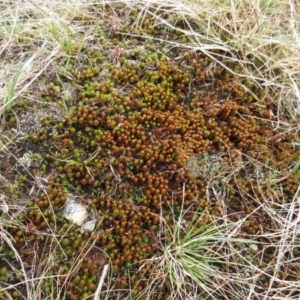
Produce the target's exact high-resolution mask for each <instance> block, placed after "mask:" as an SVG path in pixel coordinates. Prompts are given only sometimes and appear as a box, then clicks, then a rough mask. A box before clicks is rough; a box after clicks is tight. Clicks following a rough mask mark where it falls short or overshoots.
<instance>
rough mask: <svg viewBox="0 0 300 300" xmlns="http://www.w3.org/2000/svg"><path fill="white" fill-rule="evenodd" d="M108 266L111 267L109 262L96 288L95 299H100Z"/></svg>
mask: <svg viewBox="0 0 300 300" xmlns="http://www.w3.org/2000/svg"><path fill="white" fill-rule="evenodd" d="M108 267H109V265H108V264H107V265H105V266H104V267H103V270H102V275H101V278H100V280H99V284H98V287H97V290H96V293H95V296H94V300H99V299H100V293H101V290H102V286H103V283H104V279H105V277H106V273H107V271H108Z"/></svg>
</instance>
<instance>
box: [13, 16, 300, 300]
mask: <svg viewBox="0 0 300 300" xmlns="http://www.w3.org/2000/svg"><path fill="white" fill-rule="evenodd" d="M145 22H147V21H145ZM141 28H142V29H143V27H141ZM145 28H147V26H146V25H145ZM145 28H144V29H143V30H146V29H145ZM147 33H148V34H155V35H160V34H163V33H162V31H160V29H159V28H158V27H156V26H154V27H153V29H151V31H149V32H147ZM174 36H177V32H176V31H174V32H169V33H168V38H173V37H174ZM120 39H121V36H120V35H118V34H113V35H112V36H111V39H108V41H107V43H108V44H109V46H113V47H117V45H118V43H119V42H120ZM130 43H132V45H136V44H138V39H134V38H132V39H131V40H130ZM118 47H119V46H118ZM86 54H87V55H88V57H89V63H87V62H86V65H85V66H84V67H83V68H81V69H80V70H77V69H76V68H75V62H74V68H73V70H74V69H75V70H76V72H75V71H74V72H75V73H74V74H73V78H71V79H68V78H67V77H65V78H64V79H63V82H64V83H71V84H72V85H73V86H74V87H75V93H74V95H73V96H72V99H66V98H65V97H64V95H63V93H61V91H62V90H63V84H62V81H54V82H50V83H49V85H48V86H47V89H46V90H45V91H44V92H43V93H41V94H40V97H41V98H43V99H44V100H46V101H56V102H57V103H59V105H61V106H63V107H64V108H65V109H66V110H67V114H66V116H65V117H64V118H63V119H61V120H56V119H54V118H51V117H46V118H45V119H43V121H42V127H41V128H40V130H39V131H38V132H37V133H36V134H35V135H33V136H30V137H29V138H28V141H29V142H31V143H33V144H34V145H37V146H38V148H41V147H43V149H44V150H43V152H42V153H40V155H41V156H42V159H43V165H44V166H45V168H44V170H43V172H45V170H48V171H49V174H51V176H50V177H49V178H48V179H47V185H46V187H45V190H44V192H42V193H40V194H39V195H37V197H36V199H34V200H33V201H30V202H28V203H27V207H26V212H25V214H23V215H22V216H21V217H19V219H18V221H19V222H20V223H22V224H23V225H24V228H29V229H30V230H25V229H24V230H19V229H18V230H15V229H14V228H8V230H9V232H10V233H11V234H12V235H13V242H14V244H15V247H16V249H18V250H19V251H20V252H21V257H22V259H23V260H24V261H25V262H26V261H28V262H29V261H30V260H32V255H33V253H32V252H30V251H26V250H28V249H29V248H30V247H33V245H34V244H36V243H37V244H38V245H39V247H38V249H40V250H37V252H35V253H34V255H36V259H37V263H42V259H43V258H42V257H43V251H44V249H45V247H47V246H48V244H49V243H50V242H51V243H53V244H54V245H55V247H56V248H55V249H57V250H55V259H56V263H55V264H53V266H51V268H52V269H51V272H52V273H53V274H57V273H58V274H63V275H67V274H68V273H69V272H70V270H72V266H73V263H74V261H75V258H77V257H79V258H82V256H81V255H82V253H84V251H85V250H87V249H90V250H89V251H88V253H87V254H86V256H84V258H82V263H81V265H80V267H79V268H77V269H76V271H75V272H74V273H72V276H70V278H71V279H70V282H71V283H70V284H69V285H68V286H67V287H66V293H67V295H68V296H67V297H68V299H83V298H86V297H89V296H90V295H92V294H93V293H94V292H95V288H96V281H97V275H98V271H99V269H101V267H102V266H103V265H104V264H105V263H107V262H108V261H109V260H110V261H111V262H112V265H113V273H114V276H116V277H117V278H118V279H117V282H116V285H117V288H119V289H128V288H130V286H135V289H134V293H135V294H136V295H138V294H139V293H140V292H141V291H142V290H143V289H144V288H145V287H146V286H147V278H148V277H149V276H150V274H151V269H149V270H146V271H145V272H144V273H143V274H141V276H143V278H142V279H141V278H136V277H134V276H133V274H134V273H135V272H137V270H139V268H140V267H141V265H142V264H143V263H144V259H146V258H151V257H152V256H153V255H154V254H155V253H157V252H158V251H160V247H159V244H158V242H157V240H156V239H155V236H156V234H157V232H158V230H159V224H160V219H159V216H161V215H162V216H164V217H165V219H168V214H169V213H170V207H172V209H173V210H174V213H175V216H176V214H179V213H180V211H181V210H182V200H183V201H184V203H183V208H184V209H187V210H188V209H189V210H190V211H191V209H190V208H191V207H194V209H195V210H199V209H200V210H203V211H204V210H205V211H206V212H207V213H208V214H209V215H210V216H211V217H212V218H213V217H216V216H218V215H220V214H221V213H222V207H220V205H219V203H218V201H217V199H213V201H211V200H210V199H208V198H207V197H206V195H207V190H208V189H210V188H211V187H210V179H211V178H209V177H208V176H207V174H208V172H206V171H204V168H205V167H207V161H205V160H204V159H201V157H202V158H203V157H205V156H206V157H214V156H215V155H216V154H217V155H219V161H218V164H219V167H218V166H216V164H215V165H214V166H213V169H214V170H213V171H214V172H216V173H217V172H222V176H224V177H226V176H229V175H230V174H231V172H232V169H231V166H232V165H234V164H238V163H241V162H243V163H245V165H247V164H248V165H249V166H247V167H245V168H241V169H240V170H238V171H236V175H235V176H234V177H232V179H230V181H229V183H228V187H227V189H228V190H227V193H228V197H227V198H228V199H227V209H228V212H230V213H232V215H234V213H241V212H243V213H246V214H249V213H250V211H251V210H253V207H256V206H257V203H256V202H255V201H252V200H251V199H254V198H256V196H257V194H259V193H261V191H256V190H253V188H252V185H251V181H250V180H249V178H248V174H250V173H251V172H252V171H253V170H254V168H255V166H254V165H253V164H251V163H250V161H251V160H255V161H256V162H258V164H260V165H264V166H266V167H268V166H270V167H272V168H274V169H278V170H279V172H283V170H284V165H285V164H286V163H289V162H291V161H293V160H294V159H296V158H297V157H298V153H297V152H296V150H295V149H294V148H293V147H292V146H287V144H288V143H289V142H290V141H291V140H292V139H293V136H287V137H286V138H285V140H284V142H285V146H284V147H283V146H282V140H280V139H278V138H277V137H276V132H274V131H273V128H272V127H271V125H269V123H268V122H266V120H267V121H268V120H270V119H271V115H270V110H272V108H273V100H272V99H270V98H268V97H266V96H263V97H262V96H261V91H260V90H259V89H258V87H256V86H255V85H254V84H253V83H250V82H248V81H246V82H243V83H242V82H241V80H240V78H238V77H236V76H234V75H232V74H231V73H229V72H228V71H227V70H226V69H224V68H223V67H221V65H217V64H216V63H215V62H214V61H213V60H212V59H211V58H208V57H207V56H205V55H204V54H202V53H200V52H199V53H190V52H187V53H184V51H183V50H182V49H180V48H174V49H173V54H172V55H173V56H179V54H180V55H181V58H180V59H179V60H174V59H172V57H171V59H168V58H166V57H165V56H163V55H161V54H160V53H158V52H156V51H154V50H152V48H149V49H147V55H146V56H145V55H143V54H142V53H140V52H139V51H136V53H124V54H122V57H118V58H114V59H112V60H111V61H109V62H106V63H102V61H103V60H104V61H105V59H106V60H108V58H107V57H106V58H104V57H103V53H102V52H101V53H97V52H92V51H86ZM220 60H221V59H220ZM72 63H73V62H72ZM100 63H101V64H100ZM222 63H223V64H226V62H225V61H223V62H222ZM230 67H231V68H233V69H234V68H235V67H236V68H237V67H238V66H234V65H231V66H230ZM70 71H71V69H70ZM237 71H238V70H236V72H237ZM244 85H247V89H245V88H244ZM247 90H250V91H251V93H250V92H248V91H247ZM195 157H199V158H200V159H199V160H198V161H196V162H195V164H196V167H198V169H199V168H200V171H198V172H189V168H187V165H189V162H190V160H191V159H194V158H195ZM248 162H249V163H248ZM212 164H213V162H212ZM267 165H268V166H267ZM264 168H265V167H261V170H260V172H264ZM37 171H39V170H38V168H37ZM298 179H299V178H298V176H297V175H296V174H295V175H294V176H287V177H286V179H285V180H283V182H282V187H283V193H284V195H285V197H287V198H289V197H291V196H292V195H293V193H294V192H295V190H296V189H297V187H298ZM253 180H254V178H253ZM262 184H263V183H262ZM183 185H184V186H185V192H184V194H183ZM268 188H269V189H267V190H266V191H265V193H266V194H267V193H268V192H272V191H270V189H271V187H268ZM68 191H72V192H75V193H78V194H80V195H81V197H82V199H84V200H85V201H86V205H87V209H88V210H89V211H90V212H91V211H93V212H95V213H96V216H97V221H98V227H96V229H95V231H93V232H88V231H83V232H81V231H80V229H79V228H77V227H76V226H73V225H71V224H70V223H68V221H66V220H65V219H64V218H63V216H62V215H60V212H61V210H62V208H63V206H64V205H65V201H66V194H67V192H68ZM245 198H249V199H250V200H249V202H248V203H245ZM287 201H289V200H287ZM255 217H258V218H260V220H261V222H260V223H261V224H262V225H263V226H266V227H270V224H271V220H270V219H269V218H267V217H264V216H262V215H259V211H258V213H257V215H256V216H255ZM232 219H234V217H232ZM206 221H207V220H206ZM201 225H203V224H199V226H201ZM258 229H259V226H257V224H256V221H255V218H254V217H253V218H252V219H250V221H249V223H248V224H246V225H245V226H243V228H242V235H251V234H254V233H256V232H257V230H258ZM43 231H46V232H51V233H53V234H54V236H55V238H48V237H47V238H42V237H41V234H40V233H41V232H43ZM162 238H164V239H166V240H168V239H169V238H170V237H169V236H164V237H162ZM50 240H51V241H50ZM24 244H25V245H26V246H25V247H27V248H28V249H26V250H25V251H24ZM21 245H22V246H21ZM21 248H22V249H21ZM97 249H102V250H103V251H105V253H106V254H107V255H108V257H104V256H103V255H102V254H100V252H99V251H97ZM95 258H97V259H95ZM66 261H67V262H66ZM263 284H264V281H262V285H263ZM45 288H47V289H49V286H48V283H47V284H46V285H45ZM163 289H164V291H165V294H166V295H167V294H168V289H169V287H168V286H167V285H165V286H164V287H163ZM104 290H105V287H104ZM133 296H135V295H133ZM158 299H161V298H158Z"/></svg>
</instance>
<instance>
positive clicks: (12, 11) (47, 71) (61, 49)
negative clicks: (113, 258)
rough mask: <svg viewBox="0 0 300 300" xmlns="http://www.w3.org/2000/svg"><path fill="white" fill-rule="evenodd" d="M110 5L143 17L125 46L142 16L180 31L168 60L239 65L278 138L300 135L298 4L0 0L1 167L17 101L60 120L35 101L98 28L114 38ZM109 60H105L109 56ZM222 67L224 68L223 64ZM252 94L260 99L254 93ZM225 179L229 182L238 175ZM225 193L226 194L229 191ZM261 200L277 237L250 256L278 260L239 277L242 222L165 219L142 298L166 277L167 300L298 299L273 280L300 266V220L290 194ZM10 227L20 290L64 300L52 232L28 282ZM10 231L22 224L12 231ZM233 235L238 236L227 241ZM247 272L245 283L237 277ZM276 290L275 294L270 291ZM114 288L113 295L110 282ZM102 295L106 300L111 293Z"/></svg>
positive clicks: (287, 285)
mask: <svg viewBox="0 0 300 300" xmlns="http://www.w3.org/2000/svg"><path fill="white" fill-rule="evenodd" d="M115 3H125V4H126V9H138V11H139V12H138V16H137V18H136V22H135V24H134V26H132V27H130V28H128V31H127V32H122V34H123V36H124V40H126V37H129V36H136V35H138V32H137V29H139V27H140V24H141V23H142V22H143V21H144V20H145V18H146V14H147V15H148V14H150V15H152V17H153V18H154V19H156V20H158V21H159V22H160V23H161V24H162V26H166V28H168V27H169V28H176V29H177V30H179V31H181V32H182V35H183V36H185V37H187V41H185V42H184V43H182V44H180V43H179V42H178V41H177V42H169V45H168V49H166V55H168V52H167V51H168V50H169V49H171V48H172V47H175V46H176V47H178V46H180V47H182V48H184V49H186V50H187V51H188V50H189V51H201V52H203V53H205V54H206V55H207V56H209V57H211V58H212V59H213V60H214V61H215V62H216V64H218V63H221V62H220V61H219V60H218V58H219V57H220V56H226V60H227V61H232V62H235V63H237V64H239V65H240V66H241V67H242V70H243V71H242V72H239V73H237V72H236V70H235V69H233V70H230V71H231V72H232V73H236V74H237V75H238V76H240V77H241V78H248V79H250V80H252V81H254V82H256V83H257V84H258V85H259V86H260V87H261V88H262V89H263V90H265V92H266V93H267V94H270V95H272V97H273V98H274V101H275V103H276V107H277V111H276V112H275V115H276V122H273V124H272V125H273V126H274V128H282V132H283V134H285V133H286V132H288V131H291V130H298V128H299V113H300V111H299V110H300V90H299V78H300V68H299V61H300V59H299V58H300V6H299V4H298V3H297V1H293V0H261V1H260V0H253V1H240V0H231V1H229V0H191V1H187V0H186V1H184V0H166V1H160V0H144V1H138V0H124V1H114V0H102V1H101V0H65V1H45V0H2V1H1V2H0V150H1V151H2V154H1V159H2V158H5V153H7V150H6V149H7V147H8V145H10V144H14V143H15V142H16V141H17V140H18V137H20V136H23V135H24V132H23V131H22V129H23V128H20V127H18V128H17V129H16V130H12V131H9V130H7V128H6V125H5V124H6V121H7V115H8V113H13V114H15V115H16V118H17V119H19V118H21V114H19V113H17V112H15V107H17V105H19V104H21V103H22V102H26V103H29V104H27V108H25V110H26V109H28V110H33V111H36V112H38V111H39V110H40V109H42V108H43V109H44V108H45V105H46V108H47V109H49V110H53V107H55V110H58V109H59V110H61V111H60V112H59V113H60V114H64V113H65V112H64V111H63V109H61V108H57V104H52V103H47V104H44V103H41V101H40V98H39V96H38V94H39V92H40V91H42V90H43V88H44V87H45V84H46V83H47V82H49V81H51V79H54V78H59V73H60V72H65V73H66V74H67V73H68V72H67V71H66V68H67V66H68V62H69V59H70V58H75V60H78V61H80V60H81V59H82V56H83V55H84V54H82V53H81V52H80V50H81V49H82V48H83V47H85V48H89V47H90V48H99V49H102V48H101V45H98V44H94V41H95V36H96V35H97V32H98V27H99V25H100V24H101V25H102V24H107V26H108V27H111V30H114V31H116V32H118V30H119V28H120V24H124V23H125V22H126V19H124V20H122V19H117V20H112V19H111V16H106V15H105V14H103V13H102V8H103V7H104V6H105V5H110V6H111V7H112V10H113V7H114V6H113V5H114V4H115ZM124 15H125V13H124ZM124 18H125V17H124ZM83 19H84V20H85V21H83ZM86 20H88V21H86ZM178 22H185V24H186V26H185V29H182V28H179V27H178V26H177V24H178ZM195 28H197V29H195ZM152 39H153V37H152V36H143V41H144V42H145V43H146V42H147V41H149V40H150V41H151V40H152ZM154 41H155V38H154ZM154 45H155V43H154ZM154 47H155V46H154ZM125 50H131V49H125ZM112 52H113V50H112ZM225 53H226V54H225ZM108 55H110V54H109V53H107V56H108ZM221 64H222V63H221ZM223 66H224V67H225V68H227V69H228V66H227V65H223ZM212 67H213V65H212ZM66 88H68V87H66ZM245 88H246V87H245ZM253 96H254V97H256V95H253ZM19 111H20V110H18V112H19ZM29 131H30V130H29ZM25 133H26V132H25ZM208 160H209V159H208ZM210 167H211V166H210ZM235 167H236V166H235ZM293 167H294V166H287V172H289V171H292V168H293ZM274 171H275V170H271V169H270V170H269V172H268V174H265V176H266V178H265V179H266V180H268V178H271V176H272V173H273V172H274ZM221 173H222V172H221ZM218 174H220V173H218ZM226 174H227V173H226ZM32 176H33V177H34V175H32ZM209 176H212V181H213V180H221V179H222V178H221V177H222V176H221V175H219V177H218V176H217V177H213V176H214V172H213V171H211V170H210V171H209ZM226 176H228V175H226ZM230 176H231V177H232V178H234V170H232V173H231V175H230ZM216 178H217V179H216ZM35 179H36V182H37V186H41V188H43V187H42V185H41V184H40V183H39V180H40V179H39V178H35ZM226 182H227V181H226V180H224V181H223V182H222V184H225V185H226ZM8 183H9V184H11V185H13V184H14V182H12V181H11V178H6V177H5V176H4V175H2V174H0V196H1V195H2V192H1V187H2V186H4V185H7V184H8ZM259 184H260V182H259V179H257V185H258V186H259ZM224 189H225V190H226V186H225V187H224ZM3 194H4V193H3ZM262 195H263V193H262V194H261V195H257V196H258V197H257V199H256V200H257V202H258V203H259V207H260V208H261V209H262V210H263V211H265V212H266V214H267V215H268V216H270V217H271V218H272V219H273V220H274V224H276V227H274V229H273V232H272V233H270V232H267V233H266V234H265V236H264V239H265V240H266V241H269V242H268V244H266V245H265V246H264V247H263V248H262V250H261V252H260V253H257V254H256V255H257V259H258V260H259V257H262V254H263V252H264V251H266V250H267V248H268V247H271V246H272V247H273V248H274V249H275V258H274V260H273V261H272V262H270V264H269V265H268V266H267V267H266V268H264V270H261V269H260V268H259V264H258V263H256V262H255V257H254V258H253V260H251V261H249V260H248V261H247V267H245V268H244V269H243V267H242V266H241V264H242V261H243V256H242V254H240V253H239V251H237V249H236V248H234V247H230V246H228V245H229V244H230V243H231V242H235V243H241V245H244V247H246V248H247V247H248V248H247V249H249V243H248V242H247V243H246V242H245V240H243V239H240V240H239V239H238V238H237V236H238V230H237V227H238V224H235V225H231V224H226V223H224V224H223V225H222V226H219V225H217V220H215V222H216V226H215V227H212V228H211V229H209V230H208V232H206V233H204V234H202V232H197V231H196V233H195V232H194V231H193V230H194V229H195V228H193V227H191V228H185V227H184V225H183V223H182V218H183V215H184V212H183V211H182V212H181V213H182V214H181V215H180V216H179V219H178V218H176V217H175V216H172V218H173V222H174V224H173V225H174V226H172V227H169V226H168V224H167V223H166V222H165V221H164V218H163V217H162V219H161V228H162V231H163V232H164V236H167V235H169V236H171V240H170V241H168V242H166V241H164V242H163V243H162V244H161V245H160V251H161V252H160V255H159V256H157V257H155V258H153V260H157V261H159V263H156V266H157V269H156V270H155V269H154V271H153V272H154V273H153V274H154V275H153V278H152V279H153V281H152V282H150V283H149V288H148V290H147V293H149V294H150V295H154V294H155V293H156V292H157V291H156V289H159V280H161V279H164V280H166V278H168V280H170V284H171V286H172V288H173V289H172V293H171V295H170V297H171V298H170V299H174V300H175V299H181V298H182V299H214V298H215V299H219V298H218V297H220V295H223V297H225V298H226V297H228V295H232V298H230V299H264V300H267V299H271V297H272V299H298V298H297V297H298V296H295V295H297V294H299V293H300V281H299V280H294V281H290V280H288V279H285V278H282V279H278V276H277V275H278V274H277V272H278V270H279V269H283V270H288V269H289V268H290V265H291V264H295V263H299V262H298V261H296V260H295V259H294V254H293V253H294V251H295V249H299V244H300V241H299V225H298V221H299V217H295V216H299V213H300V212H299V206H300V200H299V197H298V196H297V195H295V197H294V199H293V201H291V202H290V203H286V204H284V205H282V206H281V207H280V209H274V206H273V205H272V203H273V202H274V201H276V194H275V193H274V194H273V195H270V197H269V198H266V199H263V198H262ZM208 196H209V194H208ZM224 197H225V196H224ZM0 199H1V200H0V201H1V203H0V204H1V209H2V211H3V210H4V209H6V208H7V207H8V208H9V210H11V211H13V212H14V213H17V212H18V211H20V210H22V209H23V206H22V205H20V204H14V203H13V199H6V198H0ZM3 199H5V200H3ZM24 200H26V199H24ZM225 200H226V199H225ZM224 213H226V211H224ZM180 218H181V219H180ZM224 219H226V218H224ZM243 221H245V220H243ZM7 226H12V225H11V221H9V220H7V219H3V218H1V219H0V245H3V244H5V245H8V247H9V248H10V249H11V250H12V251H13V252H14V254H15V259H17V260H18V261H19V264H20V266H21V269H20V270H19V271H20V273H21V276H22V283H24V286H25V287H26V295H27V300H32V299H37V300H38V299H41V300H42V299H43V300H45V299H55V298H54V297H53V296H52V293H55V294H56V295H58V297H61V298H59V299H63V297H64V295H62V294H61V291H62V288H63V287H65V286H67V285H68V280H69V278H65V277H61V278H60V275H58V274H57V275H49V274H48V271H49V270H50V269H51V264H53V255H54V253H55V249H56V248H55V247H59V241H60V240H59V239H58V240H57V238H56V237H55V233H53V232H51V233H49V235H51V236H52V237H55V239H56V243H55V245H54V244H53V245H52V244H50V247H49V248H48V249H45V251H46V252H45V257H47V259H46V260H45V264H44V265H43V266H41V269H40V270H39V272H38V273H34V272H32V273H31V274H27V273H26V272H25V268H24V266H23V262H22V259H21V257H20V256H19V254H18V252H17V251H16V249H15V248H14V246H13V244H12V242H11V237H10V236H9V234H8V232H7V231H6V230H5V229H4V228H5V227H7ZM13 226H18V225H17V224H13ZM235 230H236V231H235ZM233 231H234V232H235V235H233V236H232V237H230V233H232V232H233ZM255 238H257V237H255V236H254V237H253V239H255ZM224 244H226V245H227V246H226V251H224V256H223V257H218V255H219V254H217V253H219V252H214V250H213V249H214V248H215V247H221V246H224ZM57 245H58V246H57ZM218 249H219V248H218ZM297 251H299V250H297ZM193 255H194V257H192V256H193ZM238 257H239V259H238ZM211 259H212V260H213V263H216V262H218V260H222V261H223V260H224V259H225V261H226V260H227V263H228V265H230V264H233V266H234V269H235V270H236V274H232V277H229V276H228V274H227V275H225V274H224V273H219V272H217V271H216V270H215V269H214V268H213V266H212V265H213V264H211V261H210V260H211ZM80 262H81V261H80V259H78V260H77V261H75V265H74V269H76V267H78V266H79V265H80ZM8 263H9V262H8ZM33 264H34V261H33ZM201 264H202V265H201ZM196 265H197V268H196ZM34 267H35V266H34V265H33V268H34ZM106 268H107V267H105V269H104V270H103V272H102V273H99V279H100V280H99V285H98V289H97V292H96V294H95V298H94V300H96V299H102V298H101V297H100V296H99V295H100V293H101V289H102V285H103V281H104V280H106V281H112V279H111V278H110V279H109V278H108V279H107V278H106V277H107V276H109V274H110V272H107V269H106ZM266 270H268V272H266ZM71 271H72V270H71ZM212 272H215V273H214V275H213V276H212V278H213V282H210V280H211V277H210V274H211V273H212ZM243 272H244V275H243V276H240V273H243ZM70 274H71V273H70ZM101 274H102V275H101ZM261 275H265V276H267V277H269V279H270V280H269V286H268V287H267V288H266V289H265V290H263V291H258V290H257V288H256V287H257V286H256V282H257V280H258V278H259V276H261ZM226 276H227V277H226ZM54 277H55V279H56V280H55V282H56V283H58V282H59V283H60V284H59V285H51V282H52V283H54V281H51V279H52V278H54ZM45 280H48V282H49V285H48V287H50V290H49V293H48V294H47V295H46V294H45V291H44V290H43V287H44V286H43V284H44V282H45ZM275 284H276V287H274V286H275ZM278 286H279V288H278ZM111 287H112V289H113V283H112V284H111ZM13 288H14V287H13V286H3V285H1V283H0V292H2V293H3V295H4V297H5V299H12V298H11V296H10V294H9V293H8V290H11V289H12V290H13ZM60 289H61V290H60ZM200 290H201V291H200ZM283 290H284V291H285V294H284V295H283V294H282V291H283ZM111 293H115V294H118V291H115V292H114V291H113V290H112V291H111ZM106 294H107V295H108V293H107V292H106ZM153 297H154V296H153ZM197 297H200V298H197ZM201 297H202V298H201ZM284 297H285V298H284ZM22 299H23V298H22ZM57 299H58V298H57ZM147 299H150V298H147ZM152 299H155V298H152ZM228 299H229V298H228Z"/></svg>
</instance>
